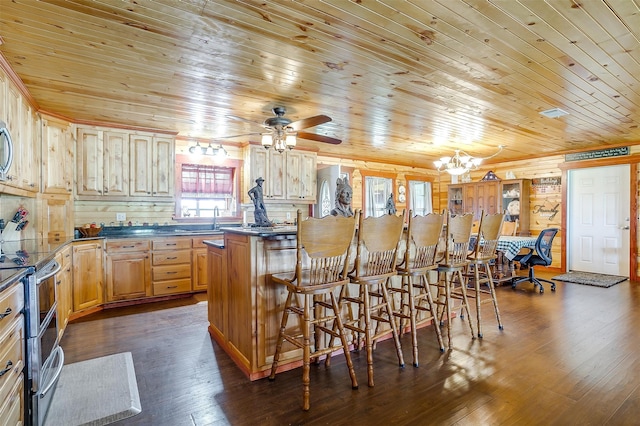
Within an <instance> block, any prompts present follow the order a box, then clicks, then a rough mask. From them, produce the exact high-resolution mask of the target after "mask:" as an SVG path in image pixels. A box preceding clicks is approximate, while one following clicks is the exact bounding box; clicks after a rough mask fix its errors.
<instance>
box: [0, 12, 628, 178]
mask: <svg viewBox="0 0 640 426" xmlns="http://www.w3.org/2000/svg"><path fill="white" fill-rule="evenodd" d="M0 37H1V38H2V40H1V41H2V43H1V44H0V53H1V54H2V55H3V56H4V58H5V60H6V62H7V63H8V64H9V65H10V67H11V68H12V69H13V70H14V71H15V73H16V74H17V75H18V76H19V77H20V78H21V79H22V81H23V82H24V84H25V86H26V87H27V88H28V90H29V92H30V93H31V95H32V96H33V98H34V99H35V101H36V102H37V104H38V106H39V108H40V109H41V110H43V111H47V112H53V113H56V114H59V115H62V116H64V117H67V118H69V119H71V120H76V121H80V122H101V123H114V124H127V125H131V126H138V127H143V128H152V129H162V130H167V131H174V132H178V134H179V136H181V137H185V138H199V139H202V140H210V139H215V140H220V141H222V143H229V144H246V143H247V142H249V141H258V140H259V136H258V135H250V136H240V137H235V138H229V137H228V136H231V135H238V134H246V133H258V132H260V130H261V127H260V124H261V123H262V122H263V121H264V119H265V118H268V117H272V116H273V113H272V112H271V109H272V108H273V107H275V106H284V107H286V115H285V116H286V117H288V118H290V119H292V120H294V121H295V120H299V119H303V118H307V117H311V116H315V115H319V114H325V115H328V116H330V117H331V118H332V119H333V120H332V121H331V122H330V123H326V124H322V125H318V126H315V127H312V128H308V129H305V131H307V132H310V133H315V134H320V135H325V136H330V137H333V138H338V139H341V140H342V141H343V142H342V143H341V144H339V145H331V144H327V143H320V142H314V141H309V140H303V139H300V140H299V145H300V146H302V147H304V148H308V149H313V150H316V151H318V152H319V153H320V154H322V155H335V156H342V157H347V158H355V159H361V160H366V161H384V162H387V163H391V164H400V165H408V166H419V167H432V163H431V162H432V161H433V160H435V159H437V158H439V157H440V156H442V155H447V154H451V153H452V151H453V150H454V149H462V150H464V151H466V152H468V153H470V154H471V155H475V156H480V157H485V156H489V155H491V154H493V153H494V152H496V151H497V147H498V146H499V145H505V146H506V148H505V149H504V151H503V152H502V153H500V155H498V156H496V157H494V158H493V159H492V160H490V161H498V162H502V161H507V160H512V159H522V158H531V157H537V156H545V155H550V154H556V153H566V152H575V151H583V150H589V149H596V148H604V147H613V146H624V145H630V144H636V143H640V129H639V128H638V125H639V124H640V43H639V40H640V6H639V3H638V1H637V0H580V1H578V0H574V1H571V0H548V1H543V0H493V1H486V0H409V1H400V0H377V1H374V0H357V1H348V0H322V1H318V0H305V1H291V0H275V1H273V0H269V1H263V0H259V1H258V0H256V1H254V0H215V1H213V0H154V1H151V0H135V1H133V0H41V1H36V0H12V1H9V0H0ZM551 108H561V109H562V110H564V111H566V112H568V113H569V115H567V116H564V117H560V118H546V117H544V116H542V115H541V114H540V112H541V111H544V110H548V109H551ZM0 115H1V114H0ZM0 119H2V117H0Z"/></svg>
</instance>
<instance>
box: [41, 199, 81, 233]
mask: <svg viewBox="0 0 640 426" xmlns="http://www.w3.org/2000/svg"><path fill="white" fill-rule="evenodd" d="M38 203H39V207H38V211H39V213H40V220H39V221H38V232H39V234H40V235H41V236H42V237H43V238H47V239H50V240H54V241H63V240H66V239H67V236H71V235H73V220H71V218H73V201H72V199H71V195H69V194H38Z"/></svg>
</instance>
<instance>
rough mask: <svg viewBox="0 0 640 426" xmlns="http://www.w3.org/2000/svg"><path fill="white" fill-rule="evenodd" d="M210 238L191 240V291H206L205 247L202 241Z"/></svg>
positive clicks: (206, 266)
mask: <svg viewBox="0 0 640 426" xmlns="http://www.w3.org/2000/svg"><path fill="white" fill-rule="evenodd" d="M210 239H211V237H206V238H194V239H193V240H192V246H191V247H192V250H191V265H192V271H191V290H193V291H207V285H208V282H209V280H208V265H207V246H206V244H204V243H203V241H204V240H210Z"/></svg>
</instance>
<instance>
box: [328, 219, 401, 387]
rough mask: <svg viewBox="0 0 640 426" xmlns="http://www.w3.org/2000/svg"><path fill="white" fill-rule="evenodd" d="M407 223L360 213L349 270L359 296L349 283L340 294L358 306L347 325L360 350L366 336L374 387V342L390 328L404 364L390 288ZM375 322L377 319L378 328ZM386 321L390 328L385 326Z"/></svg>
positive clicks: (368, 375) (399, 358) (342, 301)
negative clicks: (354, 256) (355, 242)
mask: <svg viewBox="0 0 640 426" xmlns="http://www.w3.org/2000/svg"><path fill="white" fill-rule="evenodd" d="M403 226H404V221H403V218H402V217H401V216H395V215H384V216H380V217H368V218H366V219H363V216H360V222H359V226H358V231H357V233H358V245H357V248H356V258H355V263H354V268H353V270H352V271H351V272H349V279H350V282H351V283H352V284H356V285H357V286H358V295H357V296H351V295H350V294H349V288H348V287H346V286H345V287H343V290H342V294H341V296H340V303H341V305H342V304H344V303H351V304H355V307H356V309H355V311H356V312H357V315H354V316H353V317H352V318H350V319H349V320H346V321H345V325H344V326H345V328H347V329H349V330H351V331H352V332H353V333H354V334H355V337H354V346H355V348H356V349H359V348H360V346H361V336H364V344H365V348H366V351H367V378H368V383H369V386H373V343H374V342H375V341H376V340H377V339H379V338H380V337H382V336H383V335H386V334H388V333H389V330H391V333H392V336H393V341H394V343H395V345H396V353H397V355H398V363H399V364H400V366H401V367H404V358H403V356H402V347H401V346H400V338H399V336H398V330H397V328H396V323H395V320H394V317H393V309H392V307H391V303H390V299H389V293H388V291H387V285H388V284H387V281H388V280H389V278H390V277H392V276H394V275H396V259H397V253H398V244H399V242H400V238H401V237H402V230H403ZM352 311H353V310H352ZM372 321H376V325H375V330H374V329H373V325H372ZM384 324H388V326H389V327H383V325H384Z"/></svg>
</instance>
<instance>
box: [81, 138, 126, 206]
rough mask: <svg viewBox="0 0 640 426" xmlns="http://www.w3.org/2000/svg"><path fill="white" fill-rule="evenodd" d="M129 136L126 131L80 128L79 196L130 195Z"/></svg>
mask: <svg viewBox="0 0 640 426" xmlns="http://www.w3.org/2000/svg"><path fill="white" fill-rule="evenodd" d="M128 149H129V135H128V133H126V132H123V131H111V130H103V129H100V128H93V127H92V128H82V127H81V128H78V136H77V143H76V155H77V166H76V167H77V176H78V185H77V186H78V189H77V192H78V196H80V197H84V198H86V197H126V196H127V195H129V162H128V160H129V156H128Z"/></svg>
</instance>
